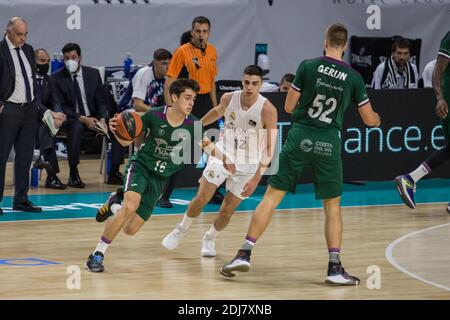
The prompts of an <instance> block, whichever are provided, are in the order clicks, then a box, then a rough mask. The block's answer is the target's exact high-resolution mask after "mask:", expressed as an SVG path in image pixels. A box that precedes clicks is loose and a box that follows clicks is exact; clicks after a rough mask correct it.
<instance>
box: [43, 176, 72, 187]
mask: <svg viewBox="0 0 450 320" xmlns="http://www.w3.org/2000/svg"><path fill="white" fill-rule="evenodd" d="M45 187H46V188H50V189H58V190H64V189H65V188H67V185H65V184H64V183H62V182H61V180H59V178H58V176H56V175H54V176H48V177H47V179H46V180H45Z"/></svg>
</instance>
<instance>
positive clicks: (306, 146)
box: [300, 139, 313, 152]
mask: <svg viewBox="0 0 450 320" xmlns="http://www.w3.org/2000/svg"><path fill="white" fill-rule="evenodd" d="M300 149H302V150H303V151H305V152H310V151H311V150H312V149H313V143H312V141H311V140H309V139H304V140H302V142H300Z"/></svg>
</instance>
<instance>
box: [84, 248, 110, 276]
mask: <svg viewBox="0 0 450 320" xmlns="http://www.w3.org/2000/svg"><path fill="white" fill-rule="evenodd" d="M103 258H104V257H103V253H101V252H99V251H96V252H94V253H93V254H91V255H90V256H89V258H88V261H87V262H86V270H88V271H90V272H103V271H105V268H104V267H103Z"/></svg>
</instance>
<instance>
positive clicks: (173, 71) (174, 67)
mask: <svg viewBox="0 0 450 320" xmlns="http://www.w3.org/2000/svg"><path fill="white" fill-rule="evenodd" d="M183 66H184V58H183V52H182V50H181V49H180V48H178V49H176V50H175V53H174V54H173V57H172V59H171V60H170V64H169V70H168V71H167V76H168V77H170V78H175V79H176V78H178V75H179V74H180V72H181V69H183Z"/></svg>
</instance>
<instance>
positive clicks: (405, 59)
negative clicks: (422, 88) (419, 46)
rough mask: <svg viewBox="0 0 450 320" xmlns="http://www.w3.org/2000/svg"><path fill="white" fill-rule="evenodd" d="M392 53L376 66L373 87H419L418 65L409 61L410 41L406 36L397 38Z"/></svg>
mask: <svg viewBox="0 0 450 320" xmlns="http://www.w3.org/2000/svg"><path fill="white" fill-rule="evenodd" d="M391 51H392V55H391V56H390V57H389V58H387V59H386V61H384V62H382V63H380V64H379V65H378V67H377V68H376V70H375V72H374V74H373V79H372V88H373V89H411V88H417V83H418V80H419V77H418V72H417V67H416V65H415V64H413V63H411V62H410V61H409V58H410V43H409V41H408V40H407V39H405V38H397V39H396V40H395V41H394V43H393V45H392V49H391Z"/></svg>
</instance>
